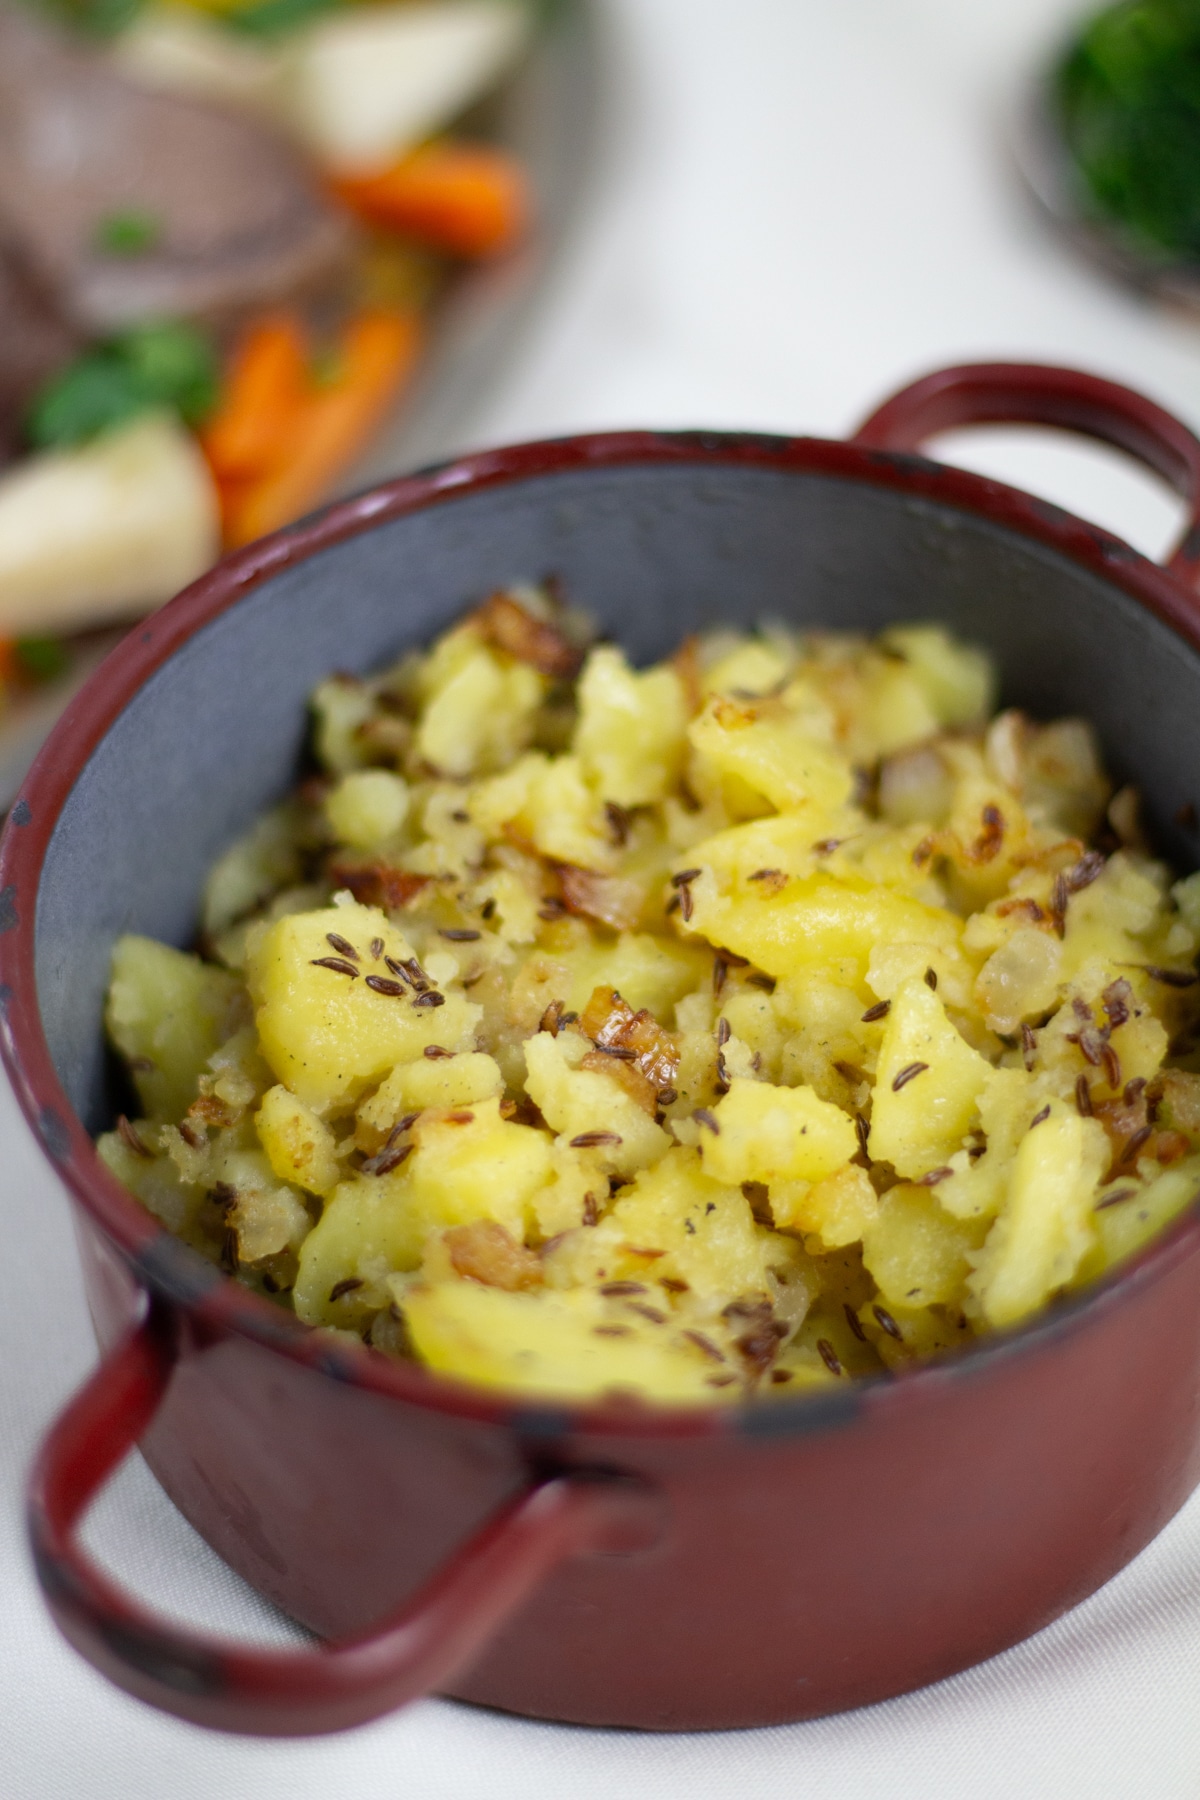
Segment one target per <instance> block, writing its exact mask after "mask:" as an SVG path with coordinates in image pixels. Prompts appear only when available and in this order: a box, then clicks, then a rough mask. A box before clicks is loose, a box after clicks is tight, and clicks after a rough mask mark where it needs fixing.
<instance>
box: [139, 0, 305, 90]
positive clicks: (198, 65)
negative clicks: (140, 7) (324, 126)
mask: <svg viewBox="0 0 1200 1800" xmlns="http://www.w3.org/2000/svg"><path fill="white" fill-rule="evenodd" d="M112 54H113V59H114V61H115V62H116V65H117V67H118V68H119V69H120V71H121V73H122V74H123V75H128V76H129V77H130V78H131V79H132V80H134V81H136V82H138V83H139V84H140V85H141V86H143V87H151V88H158V89H160V90H162V91H163V92H165V93H170V94H194V95H196V96H197V97H198V98H199V99H201V100H222V101H225V102H232V103H233V104H234V105H235V106H247V107H250V108H252V109H253V110H255V111H257V112H266V113H268V114H270V113H271V111H272V109H273V103H274V90H275V86H276V84H277V82H278V79H279V70H280V57H279V54H278V52H277V51H274V50H269V49H267V48H265V47H264V46H263V45H261V44H256V43H254V42H252V41H251V40H250V39H249V38H244V37H237V36H235V35H234V33H233V32H231V31H228V30H227V29H226V28H225V27H224V26H223V25H220V24H218V23H217V21H216V20H213V19H208V18H206V17H205V16H204V14H203V13H201V12H199V11H197V10H194V9H193V8H192V7H190V6H152V7H147V8H146V9H145V11H144V12H141V13H139V14H138V16H137V17H136V18H135V19H134V20H133V22H132V24H130V25H129V26H127V27H126V29H125V30H124V31H122V32H121V34H120V36H119V37H118V38H117V40H116V43H115V45H114V46H113V52H112Z"/></svg>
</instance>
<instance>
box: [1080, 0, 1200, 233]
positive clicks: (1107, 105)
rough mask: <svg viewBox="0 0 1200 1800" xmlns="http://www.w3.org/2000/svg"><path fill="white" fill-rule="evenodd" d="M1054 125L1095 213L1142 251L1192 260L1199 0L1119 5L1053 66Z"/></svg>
mask: <svg viewBox="0 0 1200 1800" xmlns="http://www.w3.org/2000/svg"><path fill="white" fill-rule="evenodd" d="M1056 90H1057V91H1056V101H1057V107H1058V113H1059V120H1060V124H1061V127H1062V130H1063V134H1064V137H1065V139H1066V143H1067V147H1068V149H1069V151H1070V153H1071V155H1072V157H1073V159H1074V161H1075V164H1076V166H1077V167H1078V169H1079V171H1080V173H1081V175H1082V176H1083V178H1084V181H1085V182H1086V184H1087V188H1088V191H1089V193H1090V195H1091V197H1092V199H1093V200H1094V202H1095V204H1096V206H1097V207H1098V208H1099V210H1100V211H1101V212H1103V213H1105V214H1107V215H1108V216H1109V217H1110V218H1111V219H1113V220H1114V221H1116V222H1117V223H1119V224H1120V225H1122V226H1124V227H1125V229H1126V231H1127V232H1128V233H1129V234H1130V236H1131V237H1132V238H1133V239H1135V240H1136V241H1137V243H1138V245H1139V246H1140V248H1141V249H1142V250H1143V251H1144V252H1149V253H1150V254H1152V255H1156V256H1157V257H1159V258H1160V259H1161V258H1170V257H1179V256H1183V257H1195V258H1200V0H1122V3H1121V4H1120V5H1117V6H1113V7H1110V8H1109V9H1108V10H1107V11H1105V12H1103V13H1101V14H1100V15H1099V17H1098V18H1096V19H1094V20H1093V21H1092V23H1091V24H1090V25H1089V26H1087V28H1086V29H1085V30H1084V32H1083V34H1082V35H1081V36H1080V37H1079V38H1078V39H1077V40H1076V42H1075V44H1074V45H1073V47H1072V49H1071V50H1070V52H1069V53H1068V55H1067V56H1066V58H1065V59H1064V61H1063V62H1062V64H1061V65H1060V67H1059V69H1058V72H1057V79H1056Z"/></svg>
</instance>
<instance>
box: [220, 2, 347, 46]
mask: <svg viewBox="0 0 1200 1800" xmlns="http://www.w3.org/2000/svg"><path fill="white" fill-rule="evenodd" d="M337 4H338V0H251V3H250V5H248V6H235V7H233V8H231V10H230V11H229V12H227V13H225V14H223V16H222V19H221V23H222V24H223V25H226V26H228V27H229V29H230V30H231V31H241V32H244V33H245V35H246V36H247V37H255V38H275V37H283V36H284V34H285V33H286V32H289V31H298V30H299V28H300V27H301V26H302V25H307V24H309V23H310V21H311V20H313V19H319V18H320V17H321V16H322V14H324V13H327V12H332V11H333V9H334V7H335V6H337Z"/></svg>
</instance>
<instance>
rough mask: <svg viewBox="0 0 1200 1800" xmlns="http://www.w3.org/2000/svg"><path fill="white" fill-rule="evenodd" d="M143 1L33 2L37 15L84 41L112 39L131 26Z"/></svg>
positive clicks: (32, 0)
mask: <svg viewBox="0 0 1200 1800" xmlns="http://www.w3.org/2000/svg"><path fill="white" fill-rule="evenodd" d="M143 4H144V0H31V5H32V7H33V10H34V11H35V12H41V13H46V14H48V16H49V17H50V18H52V19H56V20H57V21H58V23H59V24H60V25H66V26H69V27H70V29H71V30H73V31H78V32H79V33H80V34H81V35H82V36H84V37H93V38H113V37H116V36H117V35H118V34H119V33H120V32H122V31H124V30H125V29H126V27H127V26H129V25H132V23H133V21H134V19H136V17H137V15H138V14H139V13H140V12H141V10H142V6H143Z"/></svg>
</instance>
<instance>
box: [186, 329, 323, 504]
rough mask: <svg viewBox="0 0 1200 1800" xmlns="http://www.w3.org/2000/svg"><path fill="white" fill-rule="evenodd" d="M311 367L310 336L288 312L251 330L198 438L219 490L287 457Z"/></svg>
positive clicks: (246, 335)
mask: <svg viewBox="0 0 1200 1800" xmlns="http://www.w3.org/2000/svg"><path fill="white" fill-rule="evenodd" d="M308 362H309V345H308V338H307V333H306V332H305V330H304V327H303V325H302V324H301V322H300V321H299V319H297V318H294V317H293V316H292V315H291V314H290V313H277V314H272V315H270V316H268V317H266V318H264V319H261V320H260V321H259V322H258V323H257V324H256V325H253V326H251V328H250V330H249V331H247V333H246V334H245V336H244V337H243V338H242V340H241V342H240V344H239V345H238V347H237V349H236V351H235V352H234V357H233V361H232V364H231V366H230V368H229V372H228V374H227V376H226V378H225V382H224V389H223V392H222V395H221V398H220V400H219V402H218V405H217V410H216V412H215V413H214V414H213V416H212V417H211V418H210V419H209V421H208V424H207V425H206V426H205V428H204V430H203V432H202V433H201V436H200V442H201V445H202V447H203V450H204V454H205V455H206V457H207V458H208V462H209V466H210V467H211V469H212V471H213V474H214V475H215V477H216V479H217V482H218V485H221V486H223V485H224V484H225V483H227V482H231V481H241V480H245V479H246V478H248V477H252V476H259V475H264V474H265V473H266V472H267V471H268V470H269V469H271V468H273V467H274V466H275V465H276V464H277V463H278V462H279V461H280V460H281V459H282V458H283V457H284V456H286V454H287V451H288V445H289V440H290V438H291V434H292V432H293V430H294V427H295V422H296V418H297V415H298V413H299V412H300V409H301V408H302V406H303V405H304V402H305V398H306V393H307V387H308Z"/></svg>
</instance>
